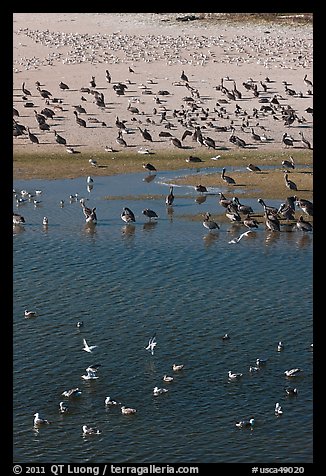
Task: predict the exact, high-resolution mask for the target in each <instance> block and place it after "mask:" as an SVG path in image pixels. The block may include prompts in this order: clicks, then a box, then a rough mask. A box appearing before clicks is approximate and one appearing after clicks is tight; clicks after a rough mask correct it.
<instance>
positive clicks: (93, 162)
mask: <svg viewBox="0 0 326 476" xmlns="http://www.w3.org/2000/svg"><path fill="white" fill-rule="evenodd" d="M88 162H89V163H90V164H91V166H92V167H98V163H97V161H96V160H94V159H89V160H88Z"/></svg>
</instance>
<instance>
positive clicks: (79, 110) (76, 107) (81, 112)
mask: <svg viewBox="0 0 326 476" xmlns="http://www.w3.org/2000/svg"><path fill="white" fill-rule="evenodd" d="M73 107H74V108H75V109H76V111H77V112H78V114H86V109H85V108H84V107H83V106H81V105H80V104H79V105H78V106H73Z"/></svg>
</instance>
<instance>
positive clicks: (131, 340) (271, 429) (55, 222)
mask: <svg viewBox="0 0 326 476" xmlns="http://www.w3.org/2000/svg"><path fill="white" fill-rule="evenodd" d="M188 172H189V171H188ZM194 173H196V172H194ZM180 175H183V173H182V171H181V172H177V173H176V172H160V173H159V174H157V175H156V176H155V178H154V179H153V180H152V181H151V182H146V181H144V178H145V177H146V174H145V173H144V174H132V175H124V176H119V177H95V178H94V187H93V189H92V190H91V191H90V192H88V191H87V189H86V178H85V177H82V178H78V179H73V180H71V179H68V180H53V181H43V180H31V181H16V182H15V183H14V188H15V189H16V191H19V192H20V190H22V189H26V190H28V191H30V192H34V191H35V190H37V189H40V190H42V192H43V193H42V195H40V197H39V200H40V201H41V203H40V204H38V205H37V206H35V205H34V204H33V203H32V202H27V203H25V204H23V205H20V206H19V207H17V206H16V203H15V201H14V202H13V204H14V211H17V212H18V213H21V214H22V215H23V216H24V217H25V220H26V224H25V225H24V226H22V227H14V236H13V250H14V254H13V257H14V262H13V264H14V273H13V278H14V279H13V286H14V306H13V310H14V315H13V338H14V361H13V364H14V404H13V406H14V430H13V446H14V461H15V462H21V463H23V462H34V463H37V462H54V463H72V462H76V463H78V462H96V463H101V462H108V461H110V462H112V463H122V462H135V463H153V462H155V463H166V462H169V463H171V464H172V463H180V462H181V463H182V462H187V463H190V462H200V463H208V462H213V463H219V462H231V463H233V462H240V463H241V462H250V463H254V462H257V463H260V462H263V463H269V462H274V463H275V462H276V463H277V462H279V463H293V462H296V463H300V462H301V463H308V462H312V460H313V456H312V454H313V440H312V431H313V427H312V425H313V424H312V420H313V418H312V406H313V395H312V380H313V376H312V372H313V367H312V365H313V353H312V349H311V347H310V344H311V342H312V339H313V329H312V327H313V326H312V320H313V316H312V300H313V292H312V254H313V234H312V233H309V234H302V233H299V232H298V231H292V230H288V229H285V228H282V231H281V233H270V232H267V231H266V230H265V229H264V227H263V226H262V225H260V227H259V229H258V230H257V231H255V232H254V233H252V234H250V235H249V236H248V237H245V238H243V239H242V240H241V241H240V242H239V243H238V244H232V245H231V244H229V241H230V240H231V238H234V237H235V236H238V235H239V234H240V233H242V232H243V231H245V228H244V227H243V226H234V225H231V224H222V225H221V228H220V230H219V231H218V232H217V233H216V234H213V233H210V232H208V230H206V229H205V228H204V227H203V226H202V223H201V221H198V220H191V219H190V218H191V216H194V215H196V214H198V213H204V212H206V211H210V212H211V213H212V214H215V213H218V212H221V211H222V209H221V208H220V206H219V205H218V201H217V197H216V195H215V193H217V191H218V190H213V191H211V192H212V193H211V194H210V195H208V196H207V199H206V201H205V203H203V204H201V205H200V204H198V203H196V201H195V198H196V197H197V196H198V194H197V193H196V192H195V191H194V188H193V187H186V186H184V187H175V188H174V194H175V197H176V198H175V202H174V204H173V208H171V209H167V207H166V205H165V202H164V197H165V195H166V194H167V193H168V186H169V184H170V183H173V178H174V177H175V176H180ZM222 191H223V190H222ZM76 193H77V194H78V200H79V199H80V198H81V197H86V198H88V201H87V206H90V207H91V208H92V207H96V211H97V216H98V224H97V225H96V226H95V227H88V226H86V225H85V221H84V216H83V213H82V210H81V207H80V204H79V202H78V200H77V201H72V202H70V200H69V195H70V194H76ZM107 196H110V197H112V199H111V200H107V199H105V197H107ZM132 196H135V197H134V198H132ZM147 196H148V197H150V196H152V197H154V198H153V199H150V198H146V197H147ZM124 197H129V198H128V199H126V198H124ZM60 200H64V206H63V207H61V206H60ZM244 202H245V203H246V204H250V205H251V206H252V207H253V208H254V211H257V212H259V213H261V206H260V205H259V204H257V201H256V200H249V199H248V200H244ZM269 203H270V204H271V205H273V204H274V205H275V206H277V205H279V202H278V201H277V200H276V201H269ZM124 206H128V207H129V208H131V209H132V210H133V211H134V213H135V215H136V223H135V224H134V225H131V226H126V225H125V224H124V223H123V222H122V220H121V219H120V213H121V210H122V208H123V207H124ZM144 208H152V209H153V210H155V211H156V212H157V213H158V215H159V219H158V220H157V222H155V223H154V222H153V223H148V220H147V219H146V218H145V217H144V215H142V210H143V209H144ZM45 215H46V216H48V218H49V225H48V227H47V228H44V227H43V226H42V218H43V216H45ZM24 309H32V310H35V311H36V312H37V313H38V316H37V317H36V318H34V319H25V318H24ZM78 321H83V323H84V326H83V327H81V328H77V327H76V323H77V322H78ZM225 333H228V334H229V335H230V340H228V341H223V340H222V339H221V336H223V335H224V334H225ZM154 334H155V335H156V339H157V346H156V348H155V352H154V355H151V354H150V353H149V352H147V351H146V350H145V347H146V345H147V343H148V340H149V338H150V337H151V336H153V335H154ZM83 338H86V339H87V342H88V343H89V344H91V345H92V344H95V345H97V347H96V348H95V349H94V351H93V353H91V354H89V353H86V352H84V351H83V350H82V347H83V342H82V341H83ZM280 340H281V341H282V342H283V343H284V346H285V348H284V350H283V351H282V352H278V351H277V343H278V342H279V341H280ZM257 358H267V359H268V360H267V363H266V366H264V367H263V368H261V370H260V371H259V372H257V373H254V374H251V373H250V372H249V367H250V366H252V365H255V361H256V359H257ZM174 362H176V363H183V364H184V365H185V367H184V369H183V370H182V371H181V372H180V373H175V374H174V373H173V371H172V364H173V363H174ZM95 364H101V366H100V367H99V371H98V376H99V378H98V379H97V380H96V381H91V382H87V381H84V380H83V379H82V378H81V375H82V374H84V373H85V369H86V367H87V366H89V365H95ZM293 367H300V368H301V369H302V370H303V372H302V375H301V376H300V377H296V378H293V379H292V380H290V379H287V378H286V377H285V376H284V371H285V370H287V369H290V368H293ZM229 370H232V371H233V372H241V373H243V376H242V378H241V380H240V381H236V382H229V381H228V371H229ZM164 374H169V375H173V376H174V377H175V378H174V381H173V382H172V383H170V384H165V383H164V382H163V381H162V377H163V375H164ZM156 385H158V386H164V387H165V388H168V389H169V391H168V392H167V393H166V394H164V395H161V396H158V397H154V396H153V394H152V390H153V387H154V386H156ZM288 385H291V386H295V387H297V389H298V395H297V397H294V398H291V397H288V396H287V395H286V393H285V387H286V386H288ZM73 387H79V388H80V389H81V390H82V395H81V397H80V398H79V399H76V400H75V401H73V400H69V399H67V398H65V397H62V395H61V393H62V392H63V391H64V390H67V389H70V388H73ZM107 395H109V396H111V397H112V398H114V399H116V400H118V401H119V402H122V403H123V404H125V405H126V406H132V407H135V408H136V409H137V414H136V415H134V416H129V417H128V416H124V415H122V414H121V412H120V410H119V408H114V407H113V408H106V407H105V405H104V400H105V397H106V396H107ZM62 400H65V401H66V402H67V404H68V406H69V409H70V411H69V413H68V414H65V415H61V414H59V411H58V408H59V402H60V401H62ZM276 402H279V403H280V404H281V405H282V408H283V415H281V416H279V417H277V416H275V415H274V407H275V403H276ZM35 412H40V414H41V416H42V417H44V418H47V419H48V420H50V421H51V422H52V424H51V425H48V426H46V427H44V428H41V429H40V430H39V431H38V432H37V431H35V430H34V429H33V414H34V413H35ZM250 417H254V418H255V427H254V429H253V430H252V431H251V430H242V429H238V428H237V427H236V426H235V422H236V421H238V420H240V419H244V418H245V419H247V418H250ZM84 424H87V425H91V426H97V427H98V428H100V430H101V431H102V433H101V434H100V435H96V436H94V437H83V436H82V426H83V425H84Z"/></svg>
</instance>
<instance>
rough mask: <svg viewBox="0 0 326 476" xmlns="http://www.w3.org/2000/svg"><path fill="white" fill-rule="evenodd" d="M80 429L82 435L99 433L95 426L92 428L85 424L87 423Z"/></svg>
mask: <svg viewBox="0 0 326 476" xmlns="http://www.w3.org/2000/svg"><path fill="white" fill-rule="evenodd" d="M82 429H83V435H84V436H86V435H99V434H100V433H101V431H100V430H98V429H97V428H93V427H91V426H87V425H83V426H82Z"/></svg>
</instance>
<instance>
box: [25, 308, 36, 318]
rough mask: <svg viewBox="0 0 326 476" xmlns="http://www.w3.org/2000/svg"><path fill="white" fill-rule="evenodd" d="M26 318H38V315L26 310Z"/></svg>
mask: <svg viewBox="0 0 326 476" xmlns="http://www.w3.org/2000/svg"><path fill="white" fill-rule="evenodd" d="M24 316H25V317H26V318H29V317H36V316H37V313H36V312H35V311H28V310H27V309H25V311H24Z"/></svg>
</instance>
